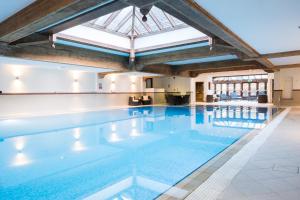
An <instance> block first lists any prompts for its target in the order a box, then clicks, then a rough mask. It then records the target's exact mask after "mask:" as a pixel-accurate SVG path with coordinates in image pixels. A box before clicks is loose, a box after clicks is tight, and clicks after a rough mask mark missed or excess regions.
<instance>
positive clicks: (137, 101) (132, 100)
mask: <svg viewBox="0 0 300 200" xmlns="http://www.w3.org/2000/svg"><path fill="white" fill-rule="evenodd" d="M128 104H129V105H130V106H139V105H141V102H140V99H137V98H136V97H135V96H131V97H129V100H128Z"/></svg>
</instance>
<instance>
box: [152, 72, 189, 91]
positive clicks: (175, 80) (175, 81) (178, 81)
mask: <svg viewBox="0 0 300 200" xmlns="http://www.w3.org/2000/svg"><path fill="white" fill-rule="evenodd" d="M190 81H191V78H185V77H178V76H176V77H175V76H174V77H157V78H155V79H154V80H153V84H154V87H155V88H164V89H165V91H166V92H182V93H186V92H190V91H191V88H190V85H191V84H190Z"/></svg>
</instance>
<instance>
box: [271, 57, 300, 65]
mask: <svg viewBox="0 0 300 200" xmlns="http://www.w3.org/2000/svg"><path fill="white" fill-rule="evenodd" d="M269 60H270V61H271V62H272V63H273V64H274V65H292V64H298V63H300V56H289V57H281V58H272V59H269Z"/></svg>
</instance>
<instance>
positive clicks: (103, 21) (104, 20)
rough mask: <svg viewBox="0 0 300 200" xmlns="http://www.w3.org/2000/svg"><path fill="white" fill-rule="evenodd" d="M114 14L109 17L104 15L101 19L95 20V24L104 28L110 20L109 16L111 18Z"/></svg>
mask: <svg viewBox="0 0 300 200" xmlns="http://www.w3.org/2000/svg"><path fill="white" fill-rule="evenodd" d="M111 15H112V13H110V14H108V15H104V16H103V17H99V18H98V19H97V20H95V22H94V24H97V25H99V26H103V25H104V23H105V22H106V20H107V19H108V18H109V16H111Z"/></svg>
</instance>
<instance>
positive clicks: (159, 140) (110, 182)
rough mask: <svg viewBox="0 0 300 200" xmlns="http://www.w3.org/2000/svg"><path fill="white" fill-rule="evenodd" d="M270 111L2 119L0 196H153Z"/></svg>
mask: <svg viewBox="0 0 300 200" xmlns="http://www.w3.org/2000/svg"><path fill="white" fill-rule="evenodd" d="M275 111H276V110H272V109H267V108H251V107H212V106H207V107H203V106H197V107H144V108H132V109H122V110H113V111H103V112H95V113H85V114H75V115H64V116H52V117H42V118H28V119H19V120H13V121H11V120H3V121H0V137H1V138H3V139H2V142H0V170H1V174H0V184H1V185H0V199H5V200H8V199H51V200H52V199H64V200H66V199H84V198H87V199H89V198H96V199H153V198H155V197H157V196H158V195H160V194H161V193H163V192H165V191H166V190H167V189H168V188H170V187H171V186H172V185H174V184H175V183H177V182H178V181H180V180H181V179H183V178H184V177H185V176H187V175H188V174H190V173H191V172H192V171H194V170H195V169H197V168H199V167H200V166H201V165H203V164H204V163H206V162H207V161H208V160H209V159H211V158H212V157H214V156H215V155H217V154H218V153H220V152H221V151H223V150H224V149H225V148H226V147H228V146H229V145H231V144H232V143H233V142H235V141H236V140H238V139H239V138H240V137H242V136H243V135H244V134H246V133H248V132H249V130H251V129H253V128H262V127H263V126H264V123H265V121H266V120H268V119H270V118H271V116H272V114H273V113H274V112H275ZM176 193H177V195H179V196H180V195H182V196H184V195H186V191H185V190H181V189H178V188H177V189H176ZM169 195H171V196H172V195H173V194H169Z"/></svg>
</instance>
